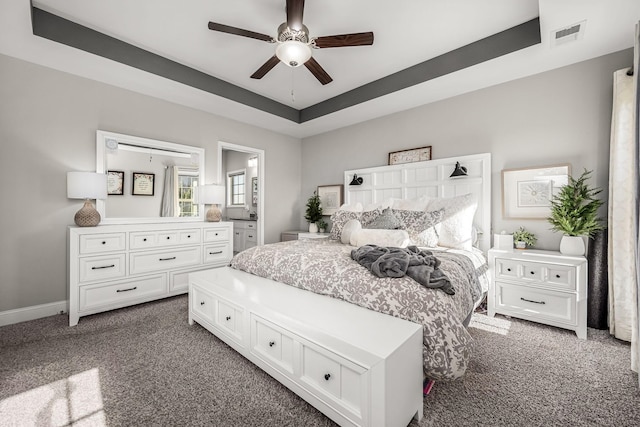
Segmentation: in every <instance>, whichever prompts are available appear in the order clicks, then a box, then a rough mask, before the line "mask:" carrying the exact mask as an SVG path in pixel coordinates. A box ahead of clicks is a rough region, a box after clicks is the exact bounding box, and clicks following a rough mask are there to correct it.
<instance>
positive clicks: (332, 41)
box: [314, 31, 373, 49]
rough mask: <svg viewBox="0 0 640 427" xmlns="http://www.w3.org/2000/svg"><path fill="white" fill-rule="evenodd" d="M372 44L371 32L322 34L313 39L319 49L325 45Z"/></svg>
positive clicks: (325, 46)
mask: <svg viewBox="0 0 640 427" xmlns="http://www.w3.org/2000/svg"><path fill="white" fill-rule="evenodd" d="M372 44H373V33H372V32H371V31H369V32H368V33H354V34H341V35H338V36H324V37H317V38H315V39H314V46H315V47H317V48H319V49H324V48H327V47H346V46H367V45H372Z"/></svg>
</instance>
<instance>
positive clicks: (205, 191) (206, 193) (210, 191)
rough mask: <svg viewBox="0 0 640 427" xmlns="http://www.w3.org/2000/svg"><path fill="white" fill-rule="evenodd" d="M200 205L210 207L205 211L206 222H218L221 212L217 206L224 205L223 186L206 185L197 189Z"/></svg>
mask: <svg viewBox="0 0 640 427" xmlns="http://www.w3.org/2000/svg"><path fill="white" fill-rule="evenodd" d="M198 191H199V196H200V203H202V204H206V205H211V208H209V210H208V211H207V217H206V219H207V221H209V222H218V221H220V220H221V219H222V212H221V211H220V208H219V207H218V205H220V204H222V203H224V200H225V188H224V185H218V184H208V185H201V186H200V187H199V190H198Z"/></svg>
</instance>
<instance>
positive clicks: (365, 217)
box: [360, 208, 382, 228]
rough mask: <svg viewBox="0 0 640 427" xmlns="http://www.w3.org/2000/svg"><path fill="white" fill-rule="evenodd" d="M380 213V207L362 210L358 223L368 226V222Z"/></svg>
mask: <svg viewBox="0 0 640 427" xmlns="http://www.w3.org/2000/svg"><path fill="white" fill-rule="evenodd" d="M381 213H382V209H378V208H375V209H372V210H369V211H364V212H362V214H360V223H361V224H362V228H368V227H369V224H371V223H372V222H373V221H374V220H375V219H376V218H377V217H378V216H380V214H381Z"/></svg>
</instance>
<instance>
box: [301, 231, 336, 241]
mask: <svg viewBox="0 0 640 427" xmlns="http://www.w3.org/2000/svg"><path fill="white" fill-rule="evenodd" d="M328 238H329V233H298V240H300V239H328Z"/></svg>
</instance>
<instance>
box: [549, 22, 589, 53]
mask: <svg viewBox="0 0 640 427" xmlns="http://www.w3.org/2000/svg"><path fill="white" fill-rule="evenodd" d="M586 25H587V21H581V22H578V23H577V24H573V25H569V26H568V27H564V28H559V29H557V30H554V31H552V32H551V47H556V46H560V45H563V44H566V43H569V42H574V41H577V40H581V39H582V37H584V29H585V27H586Z"/></svg>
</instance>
